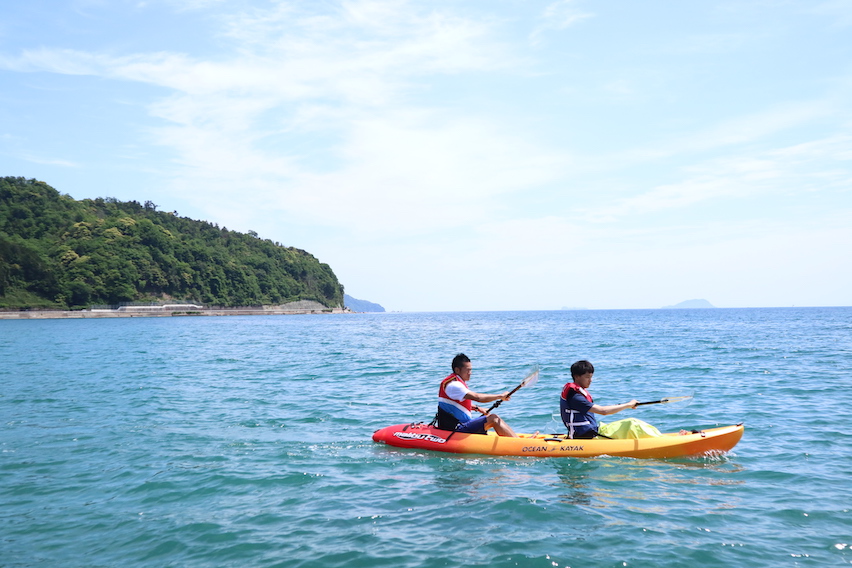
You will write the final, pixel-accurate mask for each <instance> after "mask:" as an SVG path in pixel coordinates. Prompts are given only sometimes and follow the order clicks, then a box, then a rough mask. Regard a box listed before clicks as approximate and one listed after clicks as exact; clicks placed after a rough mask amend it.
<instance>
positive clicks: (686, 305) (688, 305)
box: [662, 300, 716, 310]
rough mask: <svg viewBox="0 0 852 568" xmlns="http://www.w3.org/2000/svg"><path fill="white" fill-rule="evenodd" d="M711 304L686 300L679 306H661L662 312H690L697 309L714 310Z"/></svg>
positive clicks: (704, 301)
mask: <svg viewBox="0 0 852 568" xmlns="http://www.w3.org/2000/svg"><path fill="white" fill-rule="evenodd" d="M715 307H716V306H714V305H713V304H711V303H710V302H708V301H707V300H686V301H685V302H681V303H679V304H675V305H674V306H663V307H662V309H664V310H692V309H699V308H715Z"/></svg>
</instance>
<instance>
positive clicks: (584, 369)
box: [571, 359, 595, 377]
mask: <svg viewBox="0 0 852 568" xmlns="http://www.w3.org/2000/svg"><path fill="white" fill-rule="evenodd" d="M594 372H595V366H594V365H592V364H591V362H589V361H586V360H585V359H582V360H580V361H577V362H576V363H574V364H573V365H571V376H572V377H579V376H581V375H585V374H586V373H594Z"/></svg>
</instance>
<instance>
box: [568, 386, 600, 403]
mask: <svg viewBox="0 0 852 568" xmlns="http://www.w3.org/2000/svg"><path fill="white" fill-rule="evenodd" d="M573 392H578V393H580V394H581V395H583V396H584V397H586V400H588V401H589V402H591V403H592V404H594V402H595V401H594V400H592V395H590V394H589V391H587V390H586V389H584V388H583V387H581V386H580V385H578V384H577V383H566V384H565V386H564V387H563V388H562V400H568V399H569V398H571V393H573Z"/></svg>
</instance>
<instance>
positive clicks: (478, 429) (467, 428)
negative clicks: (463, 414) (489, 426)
mask: <svg viewBox="0 0 852 568" xmlns="http://www.w3.org/2000/svg"><path fill="white" fill-rule="evenodd" d="M486 420H488V417H487V416H480V417H479V418H474V419H473V420H468V421H467V422H464V423H462V422H459V424H458V426H456V432H462V433H463V434H485V421H486Z"/></svg>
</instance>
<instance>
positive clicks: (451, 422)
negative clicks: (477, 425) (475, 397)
mask: <svg viewBox="0 0 852 568" xmlns="http://www.w3.org/2000/svg"><path fill="white" fill-rule="evenodd" d="M453 381H458V382H460V383H461V384H463V385H464V386H465V388H467V384H466V383H465V382H464V381H463V380H462V379H461V377H459V376H458V375H456V374H455V373H453V374H451V375H449V376H448V377H446V378H445V379H444V380H442V381H441V386H440V387H439V388H438V416H437V424H436V425H437V427H438V428H440V429H442V430H455V429H456V426H457V425H458V424H459V423H460V422H462V423H463V422H468V421H470V419H471V414H470V411H471V410H473V401H472V400H470V399H464V400H462V401H458V400H453V399H452V398H450V397H449V396H447V391H446V390H445V389H446V387H447V385H448V384H450V383H451V382H453Z"/></svg>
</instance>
